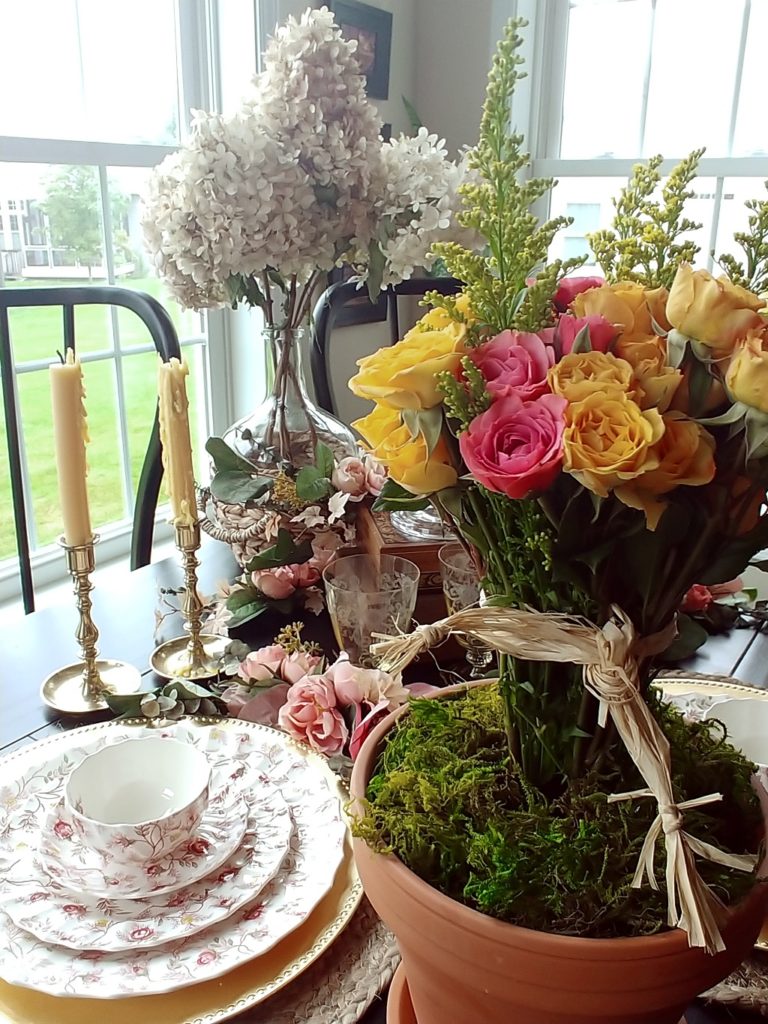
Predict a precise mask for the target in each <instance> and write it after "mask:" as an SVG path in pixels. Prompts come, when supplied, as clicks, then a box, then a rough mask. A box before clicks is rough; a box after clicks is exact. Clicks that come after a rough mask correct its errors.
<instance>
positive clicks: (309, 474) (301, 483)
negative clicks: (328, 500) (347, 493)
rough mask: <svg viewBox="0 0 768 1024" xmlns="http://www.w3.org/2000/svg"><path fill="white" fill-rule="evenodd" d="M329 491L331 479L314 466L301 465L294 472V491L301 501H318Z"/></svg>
mask: <svg viewBox="0 0 768 1024" xmlns="http://www.w3.org/2000/svg"><path fill="white" fill-rule="evenodd" d="M330 492H331V481H330V480H329V479H328V477H327V476H326V475H325V473H322V472H321V471H320V470H319V469H317V468H316V467H315V466H302V468H301V469H300V470H299V472H298V473H297V474H296V493H297V494H298V496H299V497H300V498H301V500H302V501H320V500H321V499H322V498H324V497H325V496H326V495H327V494H330Z"/></svg>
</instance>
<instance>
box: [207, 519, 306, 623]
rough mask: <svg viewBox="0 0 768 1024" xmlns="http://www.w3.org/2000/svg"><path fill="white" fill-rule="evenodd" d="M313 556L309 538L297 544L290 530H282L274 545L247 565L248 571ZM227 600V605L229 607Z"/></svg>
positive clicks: (289, 563)
mask: <svg viewBox="0 0 768 1024" xmlns="http://www.w3.org/2000/svg"><path fill="white" fill-rule="evenodd" d="M311 557H312V545H311V543H310V542H309V541H308V540H304V541H302V542H301V544H297V543H296V542H295V541H294V539H293V537H292V536H291V535H290V533H289V532H288V530H280V531H279V532H278V534H277V542H276V543H275V544H273V545H272V547H269V548H266V549H265V550H264V551H260V552H259V554H258V555H254V557H253V558H252V559H251V560H250V562H249V563H248V565H246V567H245V568H246V571H247V572H254V571H255V570H256V569H276V568H277V567H278V566H280V565H292V564H293V563H294V562H299V563H301V562H306V561H307V560H308V559H310V558H311ZM229 606H230V605H229V601H227V607H229Z"/></svg>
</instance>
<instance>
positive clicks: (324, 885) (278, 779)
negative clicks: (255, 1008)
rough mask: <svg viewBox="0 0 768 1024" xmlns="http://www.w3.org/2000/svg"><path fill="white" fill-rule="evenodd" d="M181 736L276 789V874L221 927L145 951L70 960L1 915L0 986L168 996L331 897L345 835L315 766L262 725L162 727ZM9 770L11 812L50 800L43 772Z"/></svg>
mask: <svg viewBox="0 0 768 1024" xmlns="http://www.w3.org/2000/svg"><path fill="white" fill-rule="evenodd" d="M139 728H140V727H135V726H128V725H116V726H115V731H116V732H117V731H118V730H125V731H127V733H128V734H130V735H135V734H136V733H137V732H138V729H139ZM184 730H186V732H187V735H188V736H189V738H190V740H191V742H197V743H198V745H200V746H202V747H203V749H206V751H207V752H208V754H209V756H219V757H222V758H223V757H224V756H226V757H228V759H229V762H230V763H231V764H232V766H233V768H234V769H235V773H237V774H239V775H241V776H242V778H243V779H244V780H245V779H247V778H250V779H251V780H255V779H261V778H266V779H268V780H269V781H270V782H272V783H273V784H274V785H275V786H277V788H278V789H279V790H280V792H281V794H282V796H283V798H284V799H285V802H286V803H287V804H288V806H289V808H290V811H291V815H292V817H293V820H294V825H295V828H294V832H293V833H292V836H291V842H290V849H289V852H288V855H287V857H286V859H285V860H284V861H283V863H282V865H281V867H280V870H279V871H278V874H277V875H276V876H275V878H274V879H273V880H272V881H271V882H269V884H268V885H267V886H266V887H265V888H264V889H263V890H262V892H261V893H260V894H259V895H258V897H257V899H256V900H255V901H253V902H251V903H250V904H248V905H246V906H245V907H243V908H242V909H240V910H239V911H237V912H236V913H235V914H233V915H232V916H231V917H229V918H227V920H225V921H222V922H220V923H219V924H216V925H213V926H212V927H210V928H206V929H205V930H204V931H202V932H199V933H197V934H195V935H191V936H189V937H187V938H184V939H181V940H177V941H175V942H171V943H168V944H166V945H163V946H158V947H155V948H151V949H131V950H124V951H122V952H107V951H103V950H82V951H75V950H71V949H67V948H65V947H63V946H58V945H53V944H48V943H45V942H42V941H41V940H40V939H37V938H35V937H34V936H31V935H30V934H29V933H28V932H26V931H25V930H24V929H22V928H20V927H19V926H18V925H16V924H14V923H13V922H12V921H11V920H10V918H9V917H8V916H7V915H6V914H4V913H0V977H2V978H4V979H5V980H6V981H8V982H10V983H11V984H14V985H23V986H26V987H29V988H34V989H37V990H38V991H41V992H47V993H50V994H52V995H59V996H79V997H84V998H98V999H112V998H120V997H130V996H139V995H149V994H152V993H161V992H170V991H173V990H174V989H177V988H182V987H184V986H187V985H194V984H197V983H198V982H202V981H206V980H209V979H211V978H217V977H219V976H220V975H222V974H225V973H227V972H228V971H231V970H233V969H234V968H236V967H238V966H240V965H241V964H243V963H246V962H247V961H248V960H251V959H253V958H254V957H257V956H260V955H261V954H263V953H266V952H267V951H268V950H270V949H271V948H272V947H273V946H274V945H276V944H277V943H278V942H279V941H280V940H281V939H283V938H284V937H285V936H286V935H288V934H290V933H291V932H292V931H294V930H295V929H296V928H298V927H299V925H301V924H302V923H303V921H305V920H306V919H307V918H308V917H309V915H310V914H311V913H312V911H313V909H314V908H315V907H316V906H317V904H318V903H319V902H320V900H321V899H322V898H323V896H324V895H325V894H326V893H327V892H328V891H330V889H331V887H332V885H333V882H334V877H335V874H336V871H337V869H338V868H339V866H340V865H341V864H342V861H343V859H344V842H345V837H346V834H347V827H346V823H345V821H344V819H343V816H342V811H341V805H340V802H339V799H338V797H337V795H336V793H335V792H332V791H331V789H330V788H329V786H328V782H327V780H326V775H325V772H324V770H323V769H320V768H319V766H318V765H316V764H315V761H317V762H320V760H321V759H320V758H319V757H316V756H315V755H311V754H310V753H309V752H307V751H304V750H302V749H301V748H299V747H298V745H297V744H295V743H294V742H293V741H292V740H290V739H289V738H288V737H286V736H285V735H283V734H281V733H278V732H276V731H275V730H273V729H269V728H267V727H266V726H255V725H253V724H251V723H243V727H242V730H241V729H239V728H238V729H233V728H231V727H230V728H222V727H220V726H218V725H216V724H214V723H212V724H211V725H209V726H201V725H200V724H199V722H198V723H195V725H194V726H185V725H184V723H183V722H182V723H175V724H174V725H173V726H170V727H168V731H169V734H175V735H179V737H180V738H181V735H180V734H182V733H183V732H184ZM123 734H126V733H125V732H123ZM17 765H18V767H17ZM11 767H15V768H16V774H15V776H14V777H13V779H12V783H11V786H10V792H12V793H13V794H14V797H15V801H11V802H12V803H13V804H14V806H15V807H19V806H21V807H29V806H30V804H32V805H34V803H35V800H37V799H38V798H40V797H41V796H42V794H45V793H48V792H49V786H50V783H49V781H48V780H47V778H46V774H47V773H46V772H40V770H39V767H38V766H37V765H36V764H35V763H34V762H32V763H30V758H26V759H20V760H19V761H18V762H14V761H12V760H11V761H9V762H8V765H7V766H6V778H8V772H7V769H8V768H11ZM20 768H21V769H22V770H19V769H20ZM8 800H9V787H8V786H6V787H5V789H4V790H2V791H0V852H1V847H2V842H1V841H2V837H3V834H4V832H6V831H7V830H8V827H9V819H11V821H13V822H16V821H17V818H16V817H15V815H14V813H13V811H14V808H13V807H11V808H9V807H8ZM12 831H13V830H12ZM1 869H2V858H0V870H1Z"/></svg>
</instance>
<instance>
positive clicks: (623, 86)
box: [560, 0, 651, 159]
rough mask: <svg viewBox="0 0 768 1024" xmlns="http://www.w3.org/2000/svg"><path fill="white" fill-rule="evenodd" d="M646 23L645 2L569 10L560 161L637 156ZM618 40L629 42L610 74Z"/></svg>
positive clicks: (580, 6) (648, 14)
mask: <svg viewBox="0 0 768 1024" xmlns="http://www.w3.org/2000/svg"><path fill="white" fill-rule="evenodd" d="M650 24H651V2H650V0H626V2H625V3H616V2H615V0H607V2H602V3H594V2H593V3H579V4H572V5H571V10H570V16H569V21H568V53H567V58H566V71H565V96H564V105H563V127H562V140H561V154H560V155H561V156H563V157H566V158H573V159H585V158H589V157H610V156H614V157H622V156H623V157H626V156H636V155H637V153H638V152H639V146H640V122H641V119H642V104H643V82H644V79H645V68H646V62H647V52H648V35H649V32H650ZM620 39H623V40H631V41H632V43H631V45H629V46H623V47H622V48H621V74H612V73H611V72H610V68H611V67H613V66H614V59H615V50H616V40H620Z"/></svg>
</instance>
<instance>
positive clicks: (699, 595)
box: [680, 583, 714, 612]
mask: <svg viewBox="0 0 768 1024" xmlns="http://www.w3.org/2000/svg"><path fill="white" fill-rule="evenodd" d="M713 601H714V598H713V597H712V592H711V590H710V589H709V587H705V586H704V584H703V583H694V585H693V586H692V587H691V589H690V590H689V591H688V593H687V594H686V595H685V597H684V598H683V603H682V604H681V605H680V609H681V611H684V612H705V611H706V610H707V608H709V606H710V605H711V604H712V602H713Z"/></svg>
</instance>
